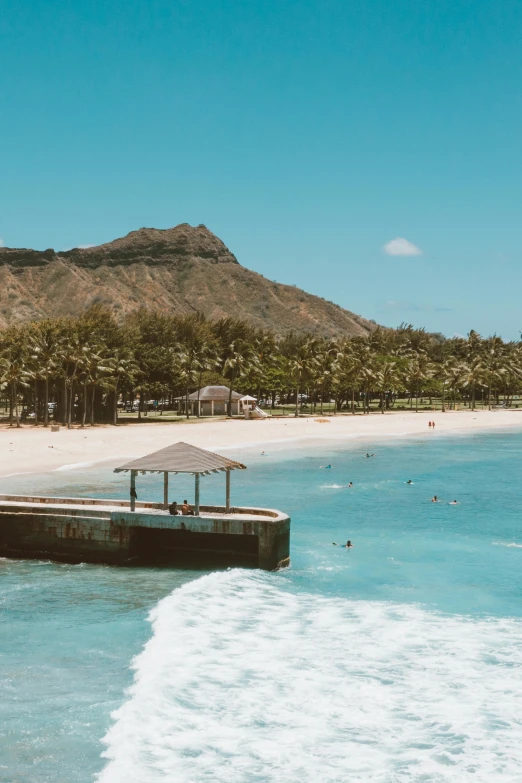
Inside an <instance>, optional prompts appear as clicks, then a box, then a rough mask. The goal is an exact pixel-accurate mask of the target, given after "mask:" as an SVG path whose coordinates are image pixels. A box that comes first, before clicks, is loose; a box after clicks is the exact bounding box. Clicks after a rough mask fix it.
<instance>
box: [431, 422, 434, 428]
mask: <svg viewBox="0 0 522 783" xmlns="http://www.w3.org/2000/svg"><path fill="white" fill-rule="evenodd" d="M431 427H432V429H435V422H434V421H432V422H431Z"/></svg>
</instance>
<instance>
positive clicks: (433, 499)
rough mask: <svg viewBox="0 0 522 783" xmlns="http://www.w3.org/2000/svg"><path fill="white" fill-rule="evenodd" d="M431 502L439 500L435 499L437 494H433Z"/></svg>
mask: <svg viewBox="0 0 522 783" xmlns="http://www.w3.org/2000/svg"><path fill="white" fill-rule="evenodd" d="M431 502H432V503H438V502H439V501H438V499H437V495H433V497H432V499H431Z"/></svg>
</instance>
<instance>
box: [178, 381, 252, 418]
mask: <svg viewBox="0 0 522 783" xmlns="http://www.w3.org/2000/svg"><path fill="white" fill-rule="evenodd" d="M244 396H245V395H243V394H239V392H235V391H233V392H232V416H239V415H241V414H242V413H243V404H242V402H241V400H242V399H243V398H244ZM229 397H230V389H229V388H228V386H204V387H203V388H202V389H200V390H199V392H197V391H195V392H192V394H189V396H188V404H189V413H191V414H192V415H193V416H195V415H196V414H199V416H224V415H225V414H226V412H227V405H228V400H229ZM176 399H177V401H178V403H179V406H180V411H181V412H183V413H186V410H185V407H186V397H185V396H184V395H183V396H182V397H176ZM249 399H253V398H251V397H250V398H249ZM198 406H199V411H198Z"/></svg>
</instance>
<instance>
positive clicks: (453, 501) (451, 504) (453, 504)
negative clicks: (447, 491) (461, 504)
mask: <svg viewBox="0 0 522 783" xmlns="http://www.w3.org/2000/svg"><path fill="white" fill-rule="evenodd" d="M448 506H458V502H457V501H456V500H451V501H450V502H449V503H448Z"/></svg>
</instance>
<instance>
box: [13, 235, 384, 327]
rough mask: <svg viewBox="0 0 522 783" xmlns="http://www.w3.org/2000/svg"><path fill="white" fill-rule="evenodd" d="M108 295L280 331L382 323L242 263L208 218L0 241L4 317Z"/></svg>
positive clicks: (104, 300) (69, 311)
mask: <svg viewBox="0 0 522 783" xmlns="http://www.w3.org/2000/svg"><path fill="white" fill-rule="evenodd" d="M93 304H104V305H106V306H108V307H110V308H111V309H112V310H113V311H114V312H115V313H116V314H117V315H118V316H123V315H125V314H127V313H129V312H131V311H133V310H136V309H138V308H140V307H148V308H153V309H157V310H162V311H166V312H172V313H176V312H178V313H179V312H181V313H187V312H191V311H196V310H200V311H202V312H204V313H205V314H206V315H207V316H208V317H209V318H220V317H222V316H236V317H241V318H245V319H247V320H248V321H249V322H251V323H252V324H254V325H256V326H263V327H269V328H271V329H274V330H275V331H277V332H285V331H288V330H290V329H294V330H296V331H299V332H306V331H309V332H314V333H316V334H318V335H324V336H336V335H341V334H345V335H356V334H367V333H368V332H369V331H370V330H371V329H372V328H373V323H371V322H369V321H367V320H365V319H364V318H361V317H360V316H358V315H355V314H354V313H351V312H349V311H348V310H344V309H343V308H341V307H339V306H337V305H335V304H332V303H331V302H327V301H325V300H324V299H321V298H319V297H317V296H313V295H312V294H307V293H305V292H304V291H301V290H300V289H299V288H296V287H294V286H288V285H282V284H281V283H274V282H272V281H270V280H267V279H266V278H265V277H263V276H262V275H259V274H257V273H256V272H252V271H250V270H249V269H246V268H245V267H244V266H241V264H239V262H238V261H237V259H236V257H235V256H234V255H233V254H232V253H231V252H230V250H228V248H227V247H226V246H225V245H224V244H223V242H222V241H221V240H220V239H218V237H216V236H215V235H214V234H212V232H211V231H209V230H208V229H207V228H206V227H205V226H197V227H192V226H189V225H188V224H186V223H183V224H181V225H179V226H175V227H174V228H169V229H165V230H159V229H154V228H142V229H140V230H139V231H132V232H131V233H130V234H128V235H127V236H126V237H123V238H121V239H116V240H114V241H113V242H108V243H107V244H105V245H98V246H97V247H91V248H85V249H80V248H75V249H73V250H68V251H64V252H55V251H54V250H44V251H37V250H22V249H14V248H0V326H6V325H8V324H10V323H15V322H21V321H28V320H32V319H39V318H44V317H47V316H63V315H76V314H78V313H80V312H82V311H83V310H85V309H86V308H87V307H89V306H90V305H93Z"/></svg>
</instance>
